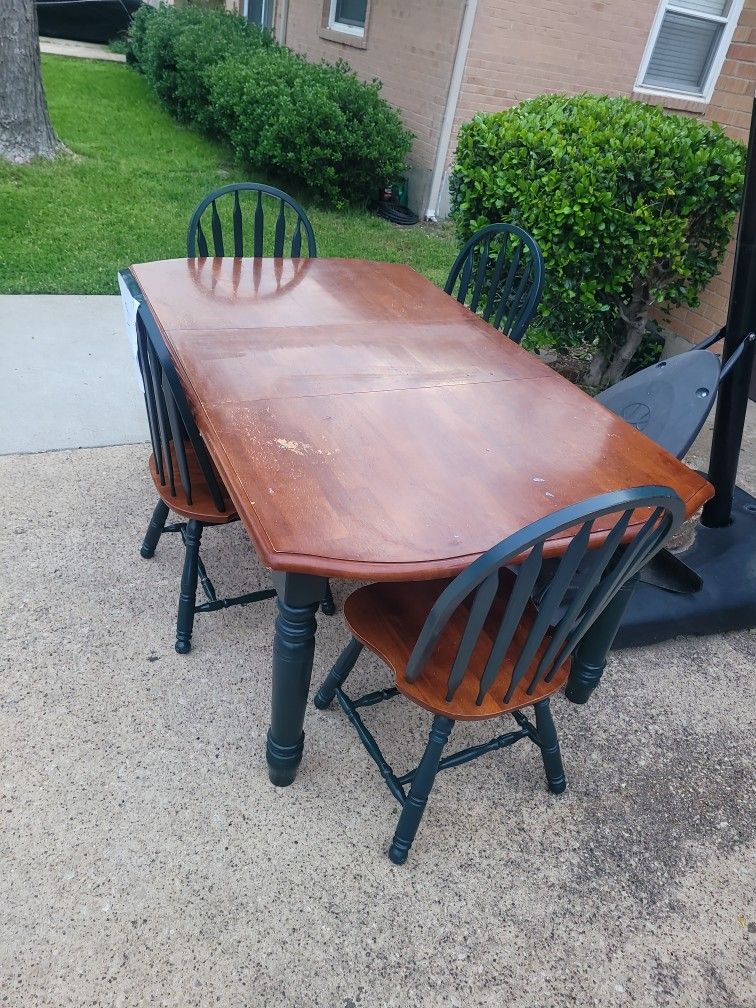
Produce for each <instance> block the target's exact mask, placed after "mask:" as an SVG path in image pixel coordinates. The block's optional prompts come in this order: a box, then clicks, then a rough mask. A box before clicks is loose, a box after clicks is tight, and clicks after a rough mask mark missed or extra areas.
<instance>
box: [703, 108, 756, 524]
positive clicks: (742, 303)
mask: <svg viewBox="0 0 756 1008" xmlns="http://www.w3.org/2000/svg"><path fill="white" fill-rule="evenodd" d="M754 329H756V99H754V103H753V109H752V112H751V133H750V136H749V139H748V158H747V161H746V175H745V186H744V188H743V203H742V206H741V208H740V224H739V226H738V237H737V242H736V245H735V266H734V269H733V273H732V287H731V288H730V304H729V308H728V310H727V332H726V334H725V339H724V350H723V352H722V359H723V361H724V362H726V361H727V359H728V357H730V356H731V355H732V354H733V353H734V352H735V351H736V350H737V348H738V346H739V345H740V343H741V342H742V340H743V339H744V337H745V336H746V335H747V334H748V333H750V332H753V331H754ZM753 349H754V344H751V345H750V346H749V347H746V348H745V351H744V353H743V356H742V358H741V359H740V360H739V361H738V363H737V364H736V365H735V366H734V368H733V370H732V373H731V374H730V375H729V376H728V377H727V378H726V379H725V381H724V382H723V383H722V387H721V389H720V391H719V398H718V400H717V412H716V416H715V420H714V434H713V437H712V442H711V455H710V457H709V481H710V482H711V483H712V485H713V486H714V496H713V497H712V499H711V500H710V501H709V502H708V503H707V504H706V505H705V506H704V509H703V514H702V515H701V522H702V524H703V525H706V526H708V527H710V528H722V527H723V526H725V525H729V524H730V522H731V521H732V498H733V493H734V491H735V479H736V477H737V474H738V457H739V455H740V446H741V443H742V441H743V428H744V426H745V419H746V409H747V407H748V391H749V384H750V380H751V371H752V369H753V361H754V352H753Z"/></svg>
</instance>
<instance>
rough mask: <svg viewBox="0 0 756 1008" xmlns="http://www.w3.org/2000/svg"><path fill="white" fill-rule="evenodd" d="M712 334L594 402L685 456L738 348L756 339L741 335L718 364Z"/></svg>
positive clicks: (715, 337) (739, 353) (715, 338)
mask: <svg viewBox="0 0 756 1008" xmlns="http://www.w3.org/2000/svg"><path fill="white" fill-rule="evenodd" d="M724 332H725V330H724V329H720V330H719V332H716V333H713V334H712V335H711V336H710V337H709V338H708V339H706V340H704V342H703V343H702V344H701V345H700V346H697V347H693V348H692V349H691V350H688V351H686V352H685V353H681V354H678V355H677V356H676V357H668V358H667V359H666V360H662V361H659V362H658V363H657V364H652V365H651V366H650V367H647V368H644V369H643V370H642V371H638V372H636V374H634V375H630V377H629V378H623V379H622V381H619V382H617V384H616V385H612V386H610V387H609V388H608V389H604V391H603V392H600V393H599V394H598V395H597V396H596V402H600V403H601V405H602V406H606V408H607V409H608V410H611V411H612V413H615V414H616V415H617V416H618V417H622V419H623V420H625V421H626V422H627V423H629V424H630V426H631V427H635V429H636V430H639V431H641V433H643V434H645V435H646V437H648V438H651V440H652V441H655V442H656V443H657V444H658V445H661V447H662V448H664V449H666V451H668V452H669V453H670V454H672V455H674V456H676V458H679V459H681V458H685V456H686V455H687V454H688V450H689V448H690V446H691V445H692V444H693V442H694V441H695V440H696V438H697V437H698V434H699V432H700V430H701V428H702V427H703V425H704V423H705V422H706V418H707V417H708V415H709V413H710V412H711V409H712V407H713V405H714V400H715V398H716V395H717V389H718V388H719V385H720V384H721V383H722V381H723V379H724V378H726V377H727V375H728V374H729V373H730V371H731V370H732V369H733V368H734V367H735V365H736V364H737V362H738V360H739V359H740V357H741V356H742V355H743V353H744V351H745V350H746V348H747V347H748V346H750V345H751V343H753V342H754V340H756V336H754V334H753V333H749V334H748V335H747V336H745V337H744V339H743V340H742V342H741V343H740V344H739V346H738V347H737V348H736V350H735V352H734V353H732V354H730V357H729V358H728V360H727V363H726V364H725V365H724V367H722V365H721V361H720V360H719V357H717V355H716V354H714V353H712V352H711V351H710V350H706V349H702V347H708V346H711V345H712V344H713V343H715V342H717V341H718V340H719V339H721V338H722V336H724Z"/></svg>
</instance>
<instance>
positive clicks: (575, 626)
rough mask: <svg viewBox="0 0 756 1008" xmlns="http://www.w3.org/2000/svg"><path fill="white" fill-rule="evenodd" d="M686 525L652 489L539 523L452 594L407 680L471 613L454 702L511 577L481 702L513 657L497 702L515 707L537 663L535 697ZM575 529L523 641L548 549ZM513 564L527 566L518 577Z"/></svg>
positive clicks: (672, 504)
mask: <svg viewBox="0 0 756 1008" xmlns="http://www.w3.org/2000/svg"><path fill="white" fill-rule="evenodd" d="M647 509H650V511H651V514H650V515H649V517H648V518H646V520H645V521H644V522H643V524H642V526H641V527H640V530H639V531H638V532H637V534H636V535H635V536H634V538H633V539H631V540H630V542H628V543H626V544H623V540H624V539H625V538H626V533H627V531H628V527H629V525H630V520H631V518H632V516H633V514H634V513H635V512H637V511H638V510H643V511H644V512H645V511H646V510H647ZM607 515H611V516H613V517H614V518H616V520H615V521H614V524H613V526H612V527H611V530H610V532H609V534H608V535H607V537H606V539H605V540H604V541H603V543H601V545H600V546H598V547H596V548H593V549H591V548H590V539H591V532H592V530H593V525H594V523H595V522H596V520H597V519H599V518H602V517H604V516H607ZM684 517H685V508H684V505H683V503H682V501H681V500H680V498H679V497H678V495H677V494H676V493H675V492H674V490H672V489H670V488H668V487H661V486H645V487H637V488H634V489H628V490H621V491H616V492H612V493H607V494H601V495H600V496H598V497H594V498H592V499H590V500H587V501H583V502H581V503H578V504H573V505H571V506H569V507H566V508H562V509H560V510H559V511H556V512H554V513H553V514H551V515H548V516H546V517H544V518H541V519H540V520H538V521H536V522H533V523H532V524H531V525H528V526H527V527H526V528H524V529H522V530H521V531H520V532H516V533H515V534H514V535H511V536H509V537H508V538H507V539H505V540H504V541H503V542H500V543H499V544H498V545H496V546H494V547H492V548H491V549H490V550H488V551H487V552H486V553H484V554H483V556H481V557H480V558H479V559H478V560H476V561H475V562H474V563H472V564H471V565H470V566H469V567H468V568H467V569H466V570H464V571H463V572H462V573H461V574H459V575H457V577H456V578H455V579H454V580H453V581H452V582H451V584H449V585H448V586H447V588H446V589H445V590H444V591H443V593H442V594H441V596H440V597H439V599H438V600H437V602H436V603H435V605H434V606H433V609H432V610H431V612H430V614H429V615H428V618H427V620H426V622H425V625H424V627H423V629H422V631H421V633H420V636H419V637H418V640H417V643H416V644H415V647H414V649H413V651H412V654H411V655H410V658H409V662H408V664H407V669H406V679H407V680H408V681H409V682H414V681H415V680H416V679H417V678H418V677H419V676H420V675H421V673H422V670H423V667H424V665H425V664H426V662H427V661H428V660H429V658H430V657H431V655H432V654H433V652H434V649H435V648H436V646H437V644H438V642H439V640H440V638H441V635H442V634H443V632H444V630H445V628H446V627H447V625H448V623H449V621H450V619H451V618H452V616H453V615H454V614H455V613H456V612H457V610H458V609H459V608H460V607H461V606H466V607H467V608H468V609H469V616H468V618H467V621H466V624H465V628H464V631H463V633H462V636H461V638H460V641H459V645H458V647H457V650H456V655H455V657H454V660H453V663H452V665H451V668H450V671H449V678H448V689H447V697H446V699H447V702H448V701H451V700H452V699H453V698H454V695H455V693H456V692H457V690H458V688H459V686H460V684H461V683H462V681H463V679H464V678H465V676H466V675H468V674H469V673H470V668H471V658H472V656H473V652H474V651H475V649H476V646H477V645H478V642H479V638H480V637H481V634H482V632H483V630H484V625H486V623H487V621H489V619H490V614H491V611H492V606H493V603H494V600H495V598H496V596H497V594H498V592H499V577H500V574H501V573H502V571H503V570H504V569H505V568H507V570H508V576H509V577H514V583H513V587H512V590H511V594H510V596H509V600H508V602H507V604H506V607H505V609H504V612H503V616H501V619H500V622H499V625H498V628H496V627H495V632H494V633H493V634H491V636H492V639H493V644H492V646H491V650H490V653H489V655H488V658H487V661H486V664H485V666H484V669H483V673H482V675H481V677H480V680H479V684H478V696H477V701H476V703H477V704H478V706H480V705H481V704H482V703H483V700H484V699H485V697H486V696H487V694H488V693H489V691H490V690H491V689H492V687H493V685H494V683H496V681H497V679H498V678H499V676H500V672H501V668H502V665H503V663H504V660H505V658H507V657H509V659H510V661H511V666H512V673H511V678H510V681H509V683H508V686H507V689H506V692H505V694H504V696H503V697H500V698H499V697H497V700H503V702H504V703H509V702H510V700H511V698H512V695H513V693H514V691H515V690H516V689H517V687H518V686H519V684H520V682H521V680H522V679H523V677H524V676H525V675H526V674H528V673H529V672H531V671H532V670H533V666H534V663H535V669H534V671H532V675H531V679H530V682H529V683H528V685H527V690H526V692H527V693H528V695H532V694H533V693H534V692H535V691H536V690H537V688H538V686H539V684H540V683H541V682H542V681H544V682H546V683H548V682H549V681H550V680H551V679H552V678H553V677H554V675H555V674H556V673H557V671H558V670H559V668H560V667H561V666H562V665H563V664H564V662H565V661H566V660H567V659H568V658H569V657H570V655H571V654H572V653H573V651H574V650H575V648H576V647H577V646H578V644H579V643H580V641H581V640H582V639H583V637H584V636H585V634H586V633H587V632H588V630H589V629H590V627H591V626H592V625H593V623H594V622H595V621H596V620H597V619H598V617H599V616H600V615H601V613H602V612H603V611H604V609H605V608H606V607H607V606H608V605H609V603H610V602H611V601H612V599H613V598H614V597H615V596H616V595H617V593H618V592H619V591H620V590H621V588H622V587H623V585H625V584H626V583H627V582H628V581H629V580H630V579H631V578H633V577H634V576H635V575H636V574H638V573H639V572H640V570H641V569H642V568H643V567H644V566H645V565H646V564H647V563H648V561H649V560H650V559H651V558H652V557H653V556H654V555H655V554H656V553H657V552H658V551H659V550H660V549H662V547H663V546H664V543H665V542H666V541H667V539H668V538H669V536H670V535H671V534H672V533H673V532H674V530H675V529H676V528H677V527H678V525H679V524H680V523H681V522H682V520H683V519H684ZM568 529H569V530H574V535H573V537H572V540H571V542H570V544H569V546H568V547H567V549H566V551H565V552H564V554H563V556H562V557H561V558H560V560H559V562H558V564H557V566H556V569H554V570H553V573H552V576H551V580H550V581H549V584H548V587H547V588H546V590H545V592H543V593H542V594H541V595H540V597H539V599H538V601H537V603H536V607H537V616H536V617H535V620H534V621H533V624H532V626H531V628H530V630H529V632H528V633H527V635H526V636H525V637H524V638H523V637H522V635H518V634H517V631H518V628H519V627H520V625H521V622H522V620H523V616H524V615H525V610H526V607H527V606H529V605H532V604H533V600H532V599H533V593H534V589H535V587H536V583H537V581H538V578H539V575H540V574H541V568H542V564H543V560H544V545H545V544H546V542H547V541H548V540H549V539H550V538H552V537H554V536H558V535H559V534H560V533H563V532H564V531H565V530H568ZM523 558H524V559H523ZM515 560H517V561H520V562H519V563H518V566H517V567H516V568H512V567H511V566H510V565H511V564H512V563H513V561H515ZM498 618H499V617H498V616H497V619H498ZM488 632H489V634H490V626H489V628H488ZM513 647H514V653H511V651H510V649H512V648H513ZM536 658H538V661H537V662H535V660H536Z"/></svg>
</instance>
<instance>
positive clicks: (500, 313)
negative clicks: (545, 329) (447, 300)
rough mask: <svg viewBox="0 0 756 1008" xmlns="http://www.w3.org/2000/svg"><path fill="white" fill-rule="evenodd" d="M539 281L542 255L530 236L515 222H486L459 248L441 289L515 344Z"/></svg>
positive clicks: (534, 301) (527, 318) (539, 288)
mask: <svg viewBox="0 0 756 1008" xmlns="http://www.w3.org/2000/svg"><path fill="white" fill-rule="evenodd" d="M543 282H544V268H543V256H542V255H541V250H540V249H539V247H538V244H537V243H536V241H535V239H534V238H533V237H532V236H531V235H529V234H528V232H527V231H523V229H522V228H521V227H518V226H517V225H516V224H489V225H488V226H487V227H484V228H481V230H480V231H476V233H475V234H474V235H473V236H472V237H471V238H469V239H468V240H467V241H466V242H465V244H464V245H463V246H462V248H461V249H460V252H459V255H458V256H457V258H456V259H455V260H454V264H453V265H452V268H451V270H450V271H449V276H448V279H447V281H446V284H445V286H444V290H445V291H446V293H447V294H451V295H452V296H453V297H456V299H457V301H459V303H460V304H463V305H466V306H467V307H468V308H469V309H470V311H471V312H475V313H476V314H478V315H481V316H482V317H483V318H484V319H485V321H486V322H490V323H491V325H493V326H495V327H496V328H497V329H499V330H500V331H501V332H503V333H504V335H505V336H508V337H509V338H510V339H511V340H512V341H513V342H515V343H519V342H520V341H521V340H522V337H523V336H524V335H525V332H526V330H527V328H528V325H529V324H530V320H531V319H532V317H533V314H534V312H535V310H536V308H537V307H538V303H539V301H540V300H541V294H542V293H543ZM455 290H456V294H455Z"/></svg>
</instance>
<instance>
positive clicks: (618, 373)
mask: <svg viewBox="0 0 756 1008" xmlns="http://www.w3.org/2000/svg"><path fill="white" fill-rule="evenodd" d="M647 325H648V312H647V311H646V312H642V313H640V314H639V315H638V316H637V318H636V320H635V322H634V324H633V325H628V327H627V335H626V337H625V342H624V343H623V344H622V346H621V347H620V348H619V350H618V351H617V353H615V355H614V356H613V357H612V363H611V364H610V365H609V367H608V368H607V369H606V371H605V372H604V381H605V382H606V384H607V385H614V384H615V383H616V382H618V381H619V380H620V378H622V376H623V375H624V373H625V371H627V367H628V364H629V363H630V361H631V360H632V359H633V357H634V356H635V353H636V351H637V349H638V347H639V346H640V345H641V343H642V342H643V337H644V336H645V335H646V326H647Z"/></svg>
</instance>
